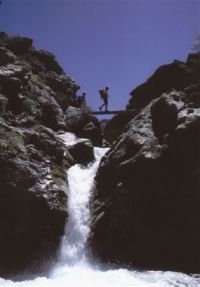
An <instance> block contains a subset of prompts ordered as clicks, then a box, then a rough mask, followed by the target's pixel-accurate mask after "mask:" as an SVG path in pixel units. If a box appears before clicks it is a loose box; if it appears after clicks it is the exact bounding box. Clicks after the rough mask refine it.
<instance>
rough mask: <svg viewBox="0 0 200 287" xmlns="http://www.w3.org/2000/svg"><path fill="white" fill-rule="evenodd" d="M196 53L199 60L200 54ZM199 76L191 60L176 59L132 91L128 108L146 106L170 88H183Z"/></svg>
mask: <svg viewBox="0 0 200 287" xmlns="http://www.w3.org/2000/svg"><path fill="white" fill-rule="evenodd" d="M195 55H196V56H195V57H194V58H195V59H196V61H197V59H198V57H199V55H197V54H195ZM196 61H195V63H196ZM197 78H198V75H197V70H196V68H194V65H193V66H192V65H191V64H189V61H188V62H187V63H184V62H180V61H174V62H173V63H172V64H168V65H164V66H161V67H160V68H158V70H157V71H156V72H155V73H154V74H153V75H152V76H151V77H150V78H149V79H148V80H147V81H146V82H145V83H143V84H142V85H140V86H138V87H137V88H136V89H134V90H133V91H132V92H131V93H130V95H131V100H130V101H129V105H128V108H136V109H137V108H139V109H140V108H144V107H145V106H146V105H147V104H148V103H150V101H151V100H152V99H155V98H158V97H160V96H161V95H162V93H164V92H168V91H169V90H170V89H176V90H182V89H184V88H186V87H188V86H189V85H191V84H194V83H196V81H197Z"/></svg>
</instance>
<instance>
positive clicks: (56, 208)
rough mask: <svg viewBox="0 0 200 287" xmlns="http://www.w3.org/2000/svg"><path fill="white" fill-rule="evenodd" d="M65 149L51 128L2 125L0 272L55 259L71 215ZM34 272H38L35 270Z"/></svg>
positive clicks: (0, 138)
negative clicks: (68, 213) (69, 212)
mask: <svg viewBox="0 0 200 287" xmlns="http://www.w3.org/2000/svg"><path fill="white" fill-rule="evenodd" d="M65 151H66V147H65V146H64V145H63V143H62V142H61V141H59V140H58V139H57V137H56V135H55V134H54V133H53V132H52V131H51V130H49V129H45V128H44V127H42V126H40V127H37V128H35V129H34V130H33V129H32V130H28V129H19V128H13V127H10V126H8V125H6V124H3V123H2V124H1V125H0V173H1V179H0V185H1V189H0V199H1V200H0V225H1V227H0V270H1V271H0V274H1V276H7V275H8V274H12V273H13V274H15V273H17V272H19V271H22V270H23V269H24V268H27V267H28V266H29V268H30V266H31V265H32V268H34V269H35V270H34V271H35V272H37V271H39V268H40V267H41V262H43V261H45V260H46V259H47V258H49V259H50V258H51V257H52V258H53V257H54V258H55V256H56V253H57V248H58V245H59V241H60V238H61V236H62V234H63V232H64V225H65V221H66V218H67V206H66V199H67V198H66V193H67V185H66V182H67V178H66V169H67V168H69V167H70V165H71V159H70V157H69V158H67V157H66V155H67V153H66V152H65ZM32 271H33V270H32Z"/></svg>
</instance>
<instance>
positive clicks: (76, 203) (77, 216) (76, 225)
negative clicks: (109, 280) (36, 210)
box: [60, 148, 107, 264]
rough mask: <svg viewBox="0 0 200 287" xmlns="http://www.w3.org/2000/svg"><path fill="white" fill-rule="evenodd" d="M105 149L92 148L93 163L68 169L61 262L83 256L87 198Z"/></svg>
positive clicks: (69, 261)
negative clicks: (66, 212)
mask: <svg viewBox="0 0 200 287" xmlns="http://www.w3.org/2000/svg"><path fill="white" fill-rule="evenodd" d="M106 150H107V149H103V148H94V152H95V163H94V164H92V165H91V166H90V167H88V168H81V166H79V165H74V166H73V167H71V168H70V169H69V171H68V184H69V193H68V211H69V219H68V223H67V226H66V230H65V236H64V238H63V243H62V248H61V254H60V258H61V262H62V263H68V264H74V263H76V262H80V261H81V260H84V261H85V260H86V258H85V256H84V255H85V254H84V252H85V244H86V241H87V238H88V235H89V231H90V227H89V222H90V213H89V199H90V192H91V186H92V182H93V178H94V175H95V173H96V170H97V167H98V164H99V161H100V159H101V157H102V156H103V155H104V154H105V152H106Z"/></svg>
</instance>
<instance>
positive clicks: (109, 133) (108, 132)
mask: <svg viewBox="0 0 200 287" xmlns="http://www.w3.org/2000/svg"><path fill="white" fill-rule="evenodd" d="M133 117H134V116H132V115H130V114H128V115H126V114H124V115H116V116H114V117H113V118H112V119H110V120H109V121H108V122H107V124H106V125H105V128H104V133H103V136H104V139H105V140H106V141H107V142H108V143H109V144H113V142H114V141H115V140H116V139H117V138H118V137H119V136H120V135H121V134H122V133H123V131H124V128H125V127H126V125H127V124H128V123H129V122H130V120H131V119H132V118H133Z"/></svg>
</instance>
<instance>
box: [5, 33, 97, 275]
mask: <svg viewBox="0 0 200 287" xmlns="http://www.w3.org/2000/svg"><path fill="white" fill-rule="evenodd" d="M32 42H33V41H32V40H31V39H29V38H25V37H8V36H7V35H6V34H5V33H3V32H2V33H0V173H1V177H0V186H1V187H0V276H1V277H2V276H8V275H9V276H10V275H11V274H16V273H17V272H19V271H22V270H24V269H26V268H29V270H30V266H31V269H32V271H33V272H35V271H37V272H38V271H39V270H40V268H42V267H41V266H42V263H43V261H45V263H46V262H47V261H48V262H49V263H51V260H52V259H53V258H55V256H56V253H57V251H58V247H59V241H60V237H61V235H62V234H63V232H64V226H65V222H66V220H67V217H68V212H67V190H68V187H67V176H66V170H67V169H68V168H69V167H70V166H71V165H72V164H74V162H80V163H81V164H84V163H88V162H89V161H90V160H92V159H93V157H92V155H91V154H92V150H91V149H92V148H91V145H90V144H88V143H87V144H86V145H84V143H82V144H79V145H78V146H76V147H75V148H74V149H73V148H72V147H71V149H70V148H67V147H66V145H65V144H64V142H63V141H62V139H61V138H60V137H59V136H58V133H63V132H74V133H76V134H77V135H81V136H82V137H85V138H89V139H90V140H91V141H92V142H93V143H95V144H96V145H100V144H101V140H102V138H101V130H100V124H99V122H98V120H97V119H96V118H95V117H93V116H91V115H90V114H88V112H87V109H86V108H85V106H82V105H81V104H80V103H79V102H78V100H77V99H78V98H77V95H76V92H77V90H78V89H79V88H80V87H79V85H78V84H77V83H76V82H75V81H74V80H73V79H71V78H70V77H68V76H67V75H65V74H64V72H63V70H62V68H61V67H60V65H59V64H58V63H57V61H56V59H55V57H54V55H52V54H51V53H49V52H46V51H41V50H36V49H35V48H34V47H33V43H32ZM74 150H75V151H76V152H75V153H74ZM81 150H84V155H85V157H84V158H83V156H82V157H81V156H79V153H81V152H80V151H81ZM85 151H86V152H85ZM87 152H88V157H87V156H86V155H87Z"/></svg>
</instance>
